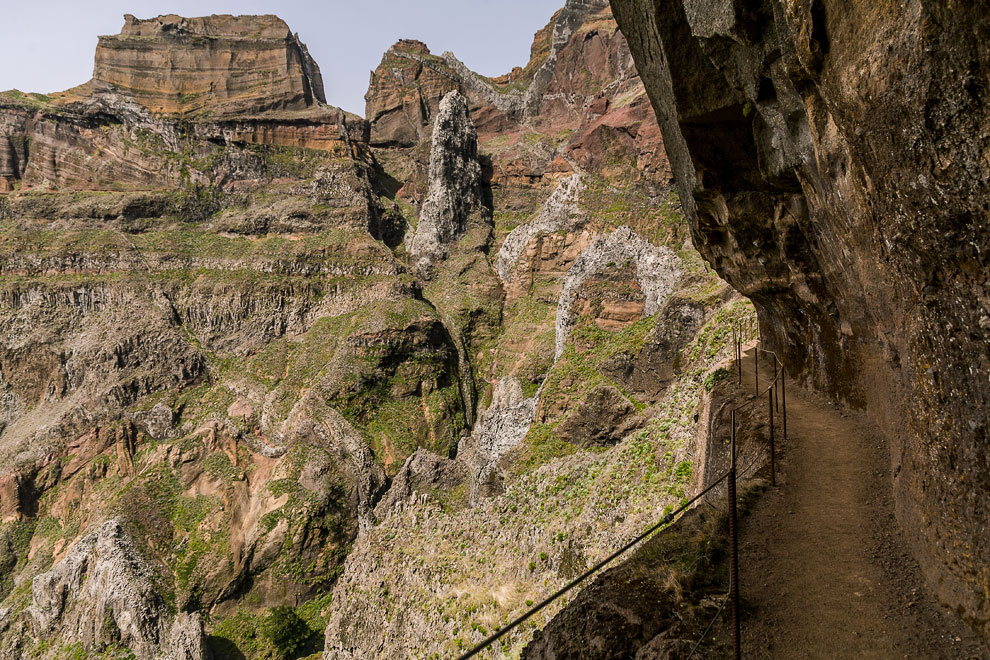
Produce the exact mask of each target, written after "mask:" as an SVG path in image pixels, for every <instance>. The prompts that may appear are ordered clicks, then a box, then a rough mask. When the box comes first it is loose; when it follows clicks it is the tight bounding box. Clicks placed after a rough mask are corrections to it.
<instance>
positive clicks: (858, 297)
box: [613, 0, 990, 632]
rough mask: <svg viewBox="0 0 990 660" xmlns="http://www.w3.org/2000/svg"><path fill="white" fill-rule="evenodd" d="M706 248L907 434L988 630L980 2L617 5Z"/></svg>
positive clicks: (956, 577) (910, 522) (989, 302)
mask: <svg viewBox="0 0 990 660" xmlns="http://www.w3.org/2000/svg"><path fill="white" fill-rule="evenodd" d="M613 6H614V10H615V12H616V17H617V19H618V21H619V24H620V25H621V26H622V28H623V30H624V32H625V34H626V36H627V38H628V39H629V43H630V47H631V50H632V52H633V55H634V57H635V60H636V63H637V65H638V67H639V71H640V74H641V75H642V78H643V80H644V81H645V83H646V87H647V90H648V91H649V93H650V96H651V99H652V102H653V105H654V107H655V108H656V111H657V115H658V116H659V117H660V118H661V129H662V131H663V135H664V140H665V144H666V147H667V152H668V154H669V156H670V161H671V164H672V166H673V169H674V172H675V174H676V176H677V181H678V185H679V188H680V190H681V199H682V201H683V203H684V208H685V211H686V214H687V217H688V218H689V220H690V223H691V230H692V235H693V236H694V238H695V242H696V245H697V246H698V248H699V250H700V251H701V252H702V254H704V255H705V257H706V258H707V259H708V260H709V261H710V262H711V263H712V265H713V266H714V267H715V268H716V269H717V270H718V272H719V273H720V274H722V275H723V276H724V277H725V278H726V279H727V280H728V281H730V282H731V283H732V284H733V285H734V286H735V287H736V288H737V289H738V290H739V291H741V292H743V293H744V294H745V295H746V296H748V297H750V298H751V299H752V300H753V302H754V303H755V305H756V308H757V310H758V313H759V318H760V326H761V329H762V332H763V335H764V337H765V338H767V339H768V340H769V341H770V342H772V343H773V344H774V345H775V346H776V347H777V349H779V350H782V351H784V352H785V354H786V355H787V360H788V361H789V363H791V364H795V365H801V366H802V368H803V370H804V374H805V376H806V377H808V378H809V379H810V380H811V381H812V382H813V383H814V384H816V385H817V386H818V387H821V388H823V389H826V390H828V391H831V392H834V393H837V394H839V395H841V396H844V397H846V398H847V399H849V400H850V401H852V402H853V403H855V404H857V405H861V406H865V407H866V409H867V410H868V411H871V412H872V413H873V415H874V417H875V418H876V419H877V421H878V422H879V423H880V424H881V426H883V427H884V428H885V429H886V430H887V432H888V434H889V437H890V441H891V447H892V456H891V459H892V465H891V470H892V476H893V480H894V485H895V492H896V494H897V509H898V511H897V513H898V516H899V518H900V521H901V523H902V526H903V527H904V529H905V530H907V531H908V533H909V534H910V535H912V536H913V540H914V546H915V550H916V554H917V557H918V558H919V560H920V561H921V563H922V566H923V567H924V570H925V572H926V573H927V575H928V577H929V578H930V580H931V583H932V584H933V585H935V586H936V588H937V590H938V592H939V594H940V595H941V597H942V599H943V600H944V601H945V602H946V603H947V604H949V605H950V606H952V607H953V608H954V609H955V610H957V611H958V612H959V613H960V614H961V615H962V616H963V617H964V618H965V619H967V620H968V621H970V622H971V623H972V624H973V625H974V626H975V627H977V628H978V629H982V630H983V631H984V632H987V631H990V626H988V622H990V609H988V606H990V605H988V604H990V599H988V598H987V593H988V590H990V569H988V566H990V542H988V537H987V534H986V529H985V523H984V521H985V520H986V519H987V517H988V515H990V511H988V509H987V502H988V501H990V499H988V498H990V481H988V478H990V477H988V475H990V467H988V464H987V451H986V443H987V433H988V428H990V417H988V411H990V406H988V403H990V399H988V397H990V388H988V387H987V380H988V376H990V361H988V360H990V358H988V352H987V350H986V347H987V342H988V339H990V336H988V332H990V321H988V319H990V316H988V309H990V288H988V280H987V273H988V272H990V270H988V266H990V262H988V257H987V255H988V248H990V243H988V236H990V235H988V233H987V231H986V218H987V211H988V208H987V205H986V196H987V192H988V180H990V167H988V160H987V154H988V146H987V145H988V136H987V131H986V125H987V119H988V115H990V110H988V108H990V105H988V102H987V96H986V90H987V89H988V85H990V78H988V71H990V69H988V62H990V51H988V50H987V48H986V45H985V43H984V42H983V41H981V40H980V39H979V38H978V37H976V36H975V35H979V34H985V33H986V32H987V30H988V29H990V24H988V16H987V14H986V12H985V11H983V10H982V9H981V8H978V7H976V6H975V5H974V6H967V7H961V6H959V7H957V6H953V7H949V6H947V5H945V4H944V3H937V2H927V1H923V0H917V1H912V2H908V3H902V4H901V5H897V6H894V5H890V4H886V3H875V2H851V3H850V2H831V1H829V0H814V1H804V2H786V3H785V2H777V1H775V0H774V1H767V2H743V3H738V2H737V3H709V4H708V5H705V6H702V4H699V3H696V2H686V1H685V2H676V1H671V2H661V3H652V2H640V1H639V0H616V1H615V2H613Z"/></svg>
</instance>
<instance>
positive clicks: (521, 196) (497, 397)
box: [0, 0, 751, 660]
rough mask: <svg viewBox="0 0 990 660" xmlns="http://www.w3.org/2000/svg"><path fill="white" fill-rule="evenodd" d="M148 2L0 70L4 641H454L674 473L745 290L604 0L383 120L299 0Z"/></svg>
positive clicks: (79, 651)
mask: <svg viewBox="0 0 990 660" xmlns="http://www.w3.org/2000/svg"><path fill="white" fill-rule="evenodd" d="M125 20H126V23H125V26H124V30H123V31H122V34H121V35H117V36H114V37H105V38H102V39H101V41H100V45H99V51H98V54H97V62H96V67H95V71H94V79H93V80H92V81H91V82H90V83H88V84H87V85H84V86H82V87H79V88H75V89H73V90H69V91H68V92H65V93H60V94H53V95H50V96H45V95H38V94H22V93H20V92H7V93H3V94H0V182H2V184H0V185H2V186H3V188H2V190H3V191H4V194H2V195H0V321H2V323H0V325H2V328H3V331H2V333H0V465H2V466H3V468H2V469H0V599H2V602H0V655H3V656H4V657H11V658H16V659H18V660H26V659H27V658H40V659H42V660H53V659H54V658H59V657H63V656H65V655H66V654H72V653H74V654H76V655H74V656H72V657H104V656H106V657H115V655H114V654H118V655H120V654H126V653H127V652H130V653H131V654H133V656H134V657H135V658H137V659H138V660H144V659H146V658H159V657H161V658H166V657H167V658H172V657H174V658H190V659H191V658H197V659H198V658H205V657H209V656H210V655H211V654H212V655H213V657H218V658H219V657H244V658H246V659H250V660H256V659H258V660H260V659H262V658H272V657H276V656H278V655H279V654H282V655H286V654H287V655H289V656H290V657H293V658H297V657H302V656H304V655H314V656H316V657H318V656H319V655H320V654H323V655H324V656H325V657H327V658H337V657H355V658H366V657H402V656H406V655H415V654H422V655H428V654H429V653H440V654H441V655H450V654H452V653H453V652H454V651H455V650H456V649H457V648H458V647H459V646H463V645H466V644H470V643H471V642H473V641H477V640H479V639H481V638H482V637H483V636H484V631H486V630H488V629H490V628H491V627H492V626H493V625H498V624H499V623H500V622H502V621H504V620H505V619H506V618H508V617H509V616H511V615H513V614H514V613H518V612H519V611H521V608H524V607H525V603H526V601H527V600H531V599H535V598H539V597H540V596H541V594H545V593H547V592H548V591H549V590H551V589H552V588H553V587H554V586H555V585H556V584H558V583H559V582H560V581H561V580H563V579H565V578H566V577H567V576H569V575H572V574H574V571H576V570H578V569H579V568H580V567H581V566H584V565H586V564H587V563H589V562H591V561H594V560H595V559H596V558H598V557H601V556H603V555H604V554H607V553H608V552H609V551H610V550H612V549H614V548H615V547H617V546H618V545H620V544H621V542H622V541H623V540H624V539H625V538H626V537H628V536H630V535H632V534H633V533H634V532H635V531H637V530H638V529H640V528H641V527H644V526H646V525H647V524H648V523H649V522H652V521H653V520H654V519H655V518H656V516H657V515H658V508H662V507H663V506H666V505H668V504H673V503H675V502H676V501H677V500H678V499H679V498H681V497H682V496H683V495H684V493H685V492H686V489H687V488H689V487H690V484H691V470H692V461H693V458H694V455H695V453H696V451H697V448H696V446H695V444H694V442H693V438H694V435H695V427H696V421H697V418H696V416H695V411H696V410H697V408H698V406H699V405H700V401H701V398H702V394H703V392H704V391H705V388H706V382H707V383H708V384H709V385H710V384H711V382H712V379H713V378H714V376H713V373H714V369H715V365H716V363H717V361H718V360H719V359H720V356H722V355H724V354H725V350H726V346H725V345H726V339H727V332H728V327H729V324H730V323H731V322H733V321H735V320H738V319H741V318H744V317H746V316H747V315H748V314H749V313H750V311H751V310H750V308H749V306H748V305H747V304H745V303H743V302H742V301H741V300H739V299H738V298H736V297H734V294H732V292H731V291H730V290H729V289H728V288H727V287H726V286H725V284H724V283H722V282H721V281H720V280H719V279H718V278H717V277H716V276H714V274H712V273H711V272H710V271H708V269H706V268H705V267H704V266H703V264H702V262H701V260H700V258H699V255H698V254H697V253H696V252H695V251H694V250H693V248H692V247H691V244H690V241H689V240H688V237H687V226H686V224H685V223H684V221H683V218H682V217H681V215H680V213H679V203H678V199H677V195H676V193H675V192H674V191H673V190H672V188H671V180H670V168H669V166H668V164H667V160H666V156H665V153H664V148H663V143H662V140H661V138H660V132H659V128H658V126H657V123H656V120H655V118H654V116H653V114H652V111H651V108H650V105H649V101H648V98H647V96H646V91H645V88H644V86H643V83H642V81H641V80H640V78H639V76H638V74H637V73H636V70H635V68H634V66H633V63H632V59H631V56H630V54H629V50H628V47H627V45H626V42H625V39H624V37H623V36H622V35H621V34H620V33H619V32H618V30H617V27H616V24H615V21H614V20H613V18H612V16H611V12H610V10H609V8H608V6H607V5H606V3H604V2H601V1H593V2H588V1H583V2H580V1H577V0H571V1H569V2H568V3H567V4H566V6H565V7H564V9H562V10H561V11H560V12H558V13H557V14H556V15H555V16H554V17H553V19H552V20H551V22H550V24H549V25H548V26H547V28H546V29H544V30H542V31H541V32H539V33H538V34H537V36H536V40H535V43H534V47H533V55H532V59H531V61H530V62H529V63H528V64H527V66H526V67H524V68H520V69H517V70H514V71H513V72H512V73H510V74H508V75H506V76H504V77H501V78H495V79H487V78H484V77H481V76H478V75H476V74H474V73H472V72H470V71H469V70H467V69H466V67H464V66H463V64H461V63H460V62H458V61H457V60H456V58H455V57H454V56H453V55H449V54H447V55H445V56H444V57H442V58H436V57H434V56H432V55H430V54H429V51H428V49H426V47H425V46H423V45H422V44H418V43H415V42H409V41H404V42H400V43H399V44H397V45H396V46H394V47H393V48H392V49H391V50H390V51H389V53H387V54H386V56H385V58H384V60H383V63H382V65H381V66H380V67H379V69H378V70H376V72H375V73H374V74H373V76H372V81H371V86H370V89H369V93H368V108H369V121H365V120H362V119H361V118H359V117H355V116H352V115H348V114H346V113H344V112H342V111H340V110H338V109H336V108H333V107H330V106H327V105H325V104H324V103H323V101H322V87H321V82H320V80H319V70H318V68H317V67H316V65H315V63H313V62H312V61H311V60H310V59H309V58H308V55H307V53H306V50H305V47H304V46H303V45H302V44H300V43H299V42H298V39H296V38H295V37H294V36H292V35H291V33H290V32H289V30H288V28H287V27H286V26H285V24H284V23H282V22H281V21H280V20H279V19H277V18H275V17H270V16H266V17H229V16H222V17H215V16H214V17H208V18H201V19H185V18H180V17H176V16H162V17H158V18H156V19H151V20H148V21H138V20H136V19H134V18H133V17H127V18H126V19H125ZM166 53H168V54H169V57H172V58H173V59H174V61H176V62H180V63H183V65H182V66H177V67H174V68H169V69H165V70H164V71H163V70H162V68H161V67H160V64H161V61H162V57H163V56H164V54H166ZM630 475H632V476H630ZM486 553H491V559H488V558H486V557H487V555H486ZM109 582H112V583H113V585H114V588H113V589H98V588H97V587H98V586H99V585H101V584H108V583H109ZM546 614H547V616H550V615H552V614H553V611H549V612H547V613H546ZM545 620H546V619H541V620H540V621H537V622H535V623H540V622H542V621H545ZM532 633H533V628H532V627H530V628H526V629H523V630H520V631H519V633H518V634H517V635H515V636H513V637H511V638H510V639H509V640H507V643H508V645H509V647H510V648H512V649H516V650H518V649H521V648H522V646H523V645H525V643H526V642H527V640H528V639H529V637H530V636H531V635H532ZM289 638H291V640H292V650H291V652H289V651H287V650H286V648H287V647H286V646H284V644H288V643H289V642H287V641H286V640H287V639H289ZM87 654H88V655H87Z"/></svg>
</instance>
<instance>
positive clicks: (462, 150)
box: [409, 91, 487, 277]
mask: <svg viewBox="0 0 990 660" xmlns="http://www.w3.org/2000/svg"><path fill="white" fill-rule="evenodd" d="M429 176H430V188H429V192H428V193H427V197H426V201H425V202H424V203H423V210H422V212H421V213H420V217H419V225H418V226H417V227H416V234H415V235H414V236H413V238H412V241H411V242H410V245H409V252H410V254H411V255H412V258H413V263H414V264H415V266H416V270H417V271H419V273H420V274H421V275H423V276H424V277H429V276H430V274H431V272H432V269H433V266H434V264H435V263H436V262H437V261H439V260H441V259H443V258H444V257H445V256H446V254H447V245H448V244H449V243H451V242H452V241H453V240H454V239H456V238H457V237H458V236H459V235H460V234H462V233H463V231H464V229H465V228H466V227H467V224H468V220H469V218H470V217H471V215H472V214H476V213H480V214H482V215H487V209H485V207H484V203H483V200H482V194H481V165H480V164H479V163H478V133H477V131H476V130H475V128H474V123H472V121H471V117H470V115H469V113H468V102H467V99H466V98H465V97H464V96H463V95H462V94H461V93H460V92H457V91H452V92H449V93H448V94H447V95H446V96H444V97H443V100H442V101H441V102H440V109H439V112H438V113H437V118H436V122H435V124H434V127H433V142H432V146H431V148H430V170H429Z"/></svg>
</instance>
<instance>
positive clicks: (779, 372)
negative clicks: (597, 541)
mask: <svg viewBox="0 0 990 660" xmlns="http://www.w3.org/2000/svg"><path fill="white" fill-rule="evenodd" d="M756 341H757V344H756V346H755V348H756V352H755V354H754V363H755V366H756V374H755V376H756V395H755V396H754V397H753V398H752V399H751V400H749V401H747V402H746V403H743V404H741V405H739V406H736V407H734V408H733V409H732V411H731V415H732V442H731V454H730V458H731V463H730V467H729V469H728V470H726V471H725V472H723V473H722V474H721V475H720V476H719V477H718V478H717V479H716V480H715V481H713V482H711V483H710V484H708V485H707V486H706V487H705V488H704V490H702V491H701V492H699V493H698V494H697V495H695V496H694V497H692V498H691V499H690V500H688V501H687V502H685V503H684V504H682V505H681V506H680V507H678V508H677V509H676V510H674V511H672V512H670V513H668V514H666V515H665V516H663V517H662V518H661V519H660V521H659V522H658V523H656V524H655V525H653V526H652V527H650V528H649V529H647V530H646V531H645V532H643V533H642V534H640V535H639V536H637V537H636V538H634V539H632V540H631V541H629V542H628V543H626V544H625V545H623V546H622V547H621V548H619V549H618V550H616V551H615V552H613V553H612V554H610V555H609V556H608V557H606V558H605V559H603V560H601V561H600V562H598V563H597V564H595V565H594V566H592V567H591V568H589V569H588V570H587V571H585V572H584V573H582V574H581V575H579V576H578V577H576V578H574V579H573V580H571V581H570V582H568V583H567V584H566V585H564V586H563V587H561V588H560V589H558V590H557V591H556V592H554V593H553V594H551V595H550V596H547V597H546V598H544V599H543V600H541V601H540V602H539V603H537V604H536V605H534V606H533V607H531V608H530V609H529V610H527V611H526V612H525V613H523V614H522V615H520V616H519V617H516V618H515V619H514V620H512V621H511V622H510V623H509V624H508V625H506V626H505V627H504V628H499V629H498V630H496V631H495V633H493V634H492V635H489V636H488V637H486V638H485V639H484V640H483V641H482V642H481V643H480V644H478V645H477V646H475V647H474V648H472V649H471V650H470V651H468V652H467V653H464V654H463V655H461V656H459V657H458V660H469V658H473V657H474V656H476V655H478V654H479V653H480V652H482V651H484V650H485V649H487V648H488V647H489V646H491V645H492V644H494V643H495V642H496V641H498V640H499V639H501V638H502V637H504V636H505V635H507V634H508V633H509V632H510V631H511V630H513V629H515V628H516V627H518V626H519V625H521V624H522V623H524V622H526V621H527V620H528V619H529V618H530V617H532V616H533V615H534V614H536V613H537V612H539V611H540V610H542V609H543V608H545V607H546V606H547V605H549V604H550V603H552V602H554V601H555V600H557V599H558V598H560V597H561V596H563V595H564V594H565V593H567V592H568V591H570V590H571V589H573V588H574V587H576V586H577V585H579V584H581V583H582V582H584V581H585V580H587V579H588V578H589V577H591V576H592V575H594V574H595V573H597V572H598V571H599V570H601V569H602V568H604V567H605V566H607V565H608V564H609V563H611V562H612V561H613V560H615V559H616V558H617V557H619V556H620V555H622V554H624V553H625V552H627V551H628V550H629V549H630V548H632V547H634V546H636V545H637V544H639V543H640V542H642V541H643V540H645V539H646V538H647V537H648V536H650V535H651V534H653V533H654V532H657V531H660V532H664V531H666V530H668V529H670V527H669V526H668V527H665V525H670V523H672V522H673V521H674V518H675V517H676V516H678V515H679V514H680V513H682V512H684V511H686V510H687V509H688V508H689V507H690V506H691V505H693V504H694V503H695V502H697V501H698V500H700V499H701V498H702V497H704V496H705V495H707V494H708V493H709V492H711V490H712V489H714V488H715V487H716V486H718V485H719V484H720V483H722V482H723V481H725V480H728V484H729V498H728V499H729V546H730V559H729V561H730V564H729V576H730V577H729V593H728V594H726V596H725V598H724V599H723V601H722V604H721V605H720V606H719V608H718V611H717V612H716V613H715V616H714V617H712V620H711V621H710V622H709V623H708V626H707V627H706V628H705V630H704V631H703V632H702V634H701V637H700V638H699V639H698V642H697V643H696V644H695V646H694V648H693V649H692V650H691V654H690V655H689V656H688V658H689V659H690V658H691V657H693V656H694V654H695V652H696V651H697V650H698V648H700V646H701V644H702V642H704V640H705V638H706V637H707V636H708V633H709V632H710V631H711V629H712V626H713V625H715V621H716V620H718V617H719V616H720V615H721V614H722V611H723V610H724V609H725V605H726V603H728V602H729V601H731V602H732V619H733V638H734V651H735V656H734V657H735V658H737V659H738V658H741V653H742V651H741V639H740V637H741V636H740V620H739V576H738V557H739V548H738V540H737V534H736V531H737V530H736V526H737V525H736V481H737V474H736V412H737V411H739V410H742V409H743V408H746V407H748V406H750V405H753V404H754V403H755V402H756V401H759V400H761V399H762V394H763V392H767V394H768V400H769V406H770V407H769V410H770V479H771V484H772V485H774V486H775V485H776V474H775V473H776V468H775V462H776V460H775V451H774V436H773V427H774V422H773V412H774V407H775V405H776V403H775V393H776V390H775V388H776V387H777V385H778V382H779V384H780V386H781V390H783V391H785V392H786V390H784V389H783V382H784V363H783V360H780V359H779V358H778V356H777V354H776V353H775V352H774V351H770V350H767V349H764V348H760V345H759V344H760V342H761V339H760V338H757V340H756ZM733 344H734V348H735V359H736V361H737V364H738V372H739V384H740V385H741V384H742V339H741V336H740V334H739V332H738V330H737V329H735V328H734V329H733ZM760 351H763V352H764V353H765V354H768V355H772V356H773V358H774V375H773V379H772V380H771V381H770V382H769V384H768V385H767V387H766V388H765V389H764V390H763V391H760V376H759V359H760ZM778 365H779V368H778ZM783 399H784V418H783V422H784V438H786V437H787V396H786V394H784V397H783ZM710 434H711V431H709V438H710ZM758 460H759V454H757V456H756V457H754V458H753V460H752V461H751V462H750V464H749V465H748V466H747V467H746V469H745V470H743V475H746V474H748V473H749V471H750V469H751V468H752V467H753V466H754V465H755V464H756V462H757V461H758ZM661 528H663V529H661Z"/></svg>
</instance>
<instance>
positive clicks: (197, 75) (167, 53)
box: [91, 14, 326, 115]
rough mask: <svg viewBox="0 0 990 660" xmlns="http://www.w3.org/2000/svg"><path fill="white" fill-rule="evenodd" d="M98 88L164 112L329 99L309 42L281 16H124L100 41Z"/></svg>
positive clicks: (281, 106) (242, 110) (278, 106)
mask: <svg viewBox="0 0 990 660" xmlns="http://www.w3.org/2000/svg"><path fill="white" fill-rule="evenodd" d="M91 84H92V85H93V86H95V87H103V86H105V85H109V86H111V87H112V88H115V89H117V90H119V91H120V92H122V93H124V94H127V95H128V96H131V97H133V98H134V99H135V100H136V101H137V102H138V103H140V104H141V105H143V106H144V107H146V108H148V109H149V110H151V111H152V112H156V113H195V112H209V113H214V114H221V115H222V114H253V113H260V112H265V111H268V110H299V109H304V108H308V107H310V106H312V105H314V104H315V103H317V102H319V103H325V102H326V98H325V97H324V94H323V78H322V77H321V75H320V69H319V67H318V66H317V65H316V63H315V62H314V61H313V58H312V57H310V55H309V51H308V50H307V49H306V46H305V45H304V44H302V43H301V42H300V41H299V38H298V37H297V36H295V35H293V34H292V32H291V31H290V30H289V26H288V25H286V24H285V22H284V21H283V20H282V19H280V18H278V17H277V16H228V15H224V16H216V15H214V16H207V17H204V18H183V17H181V16H176V15H174V14H170V15H166V16H158V17H156V18H150V19H147V20H139V19H137V18H135V17H134V16H131V15H130V14H128V15H126V16H125V17H124V27H123V29H121V31H120V34H118V35H110V36H102V37H100V41H99V43H98V44H97V46H96V64H95V66H94V69H93V81H92V83H91Z"/></svg>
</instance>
